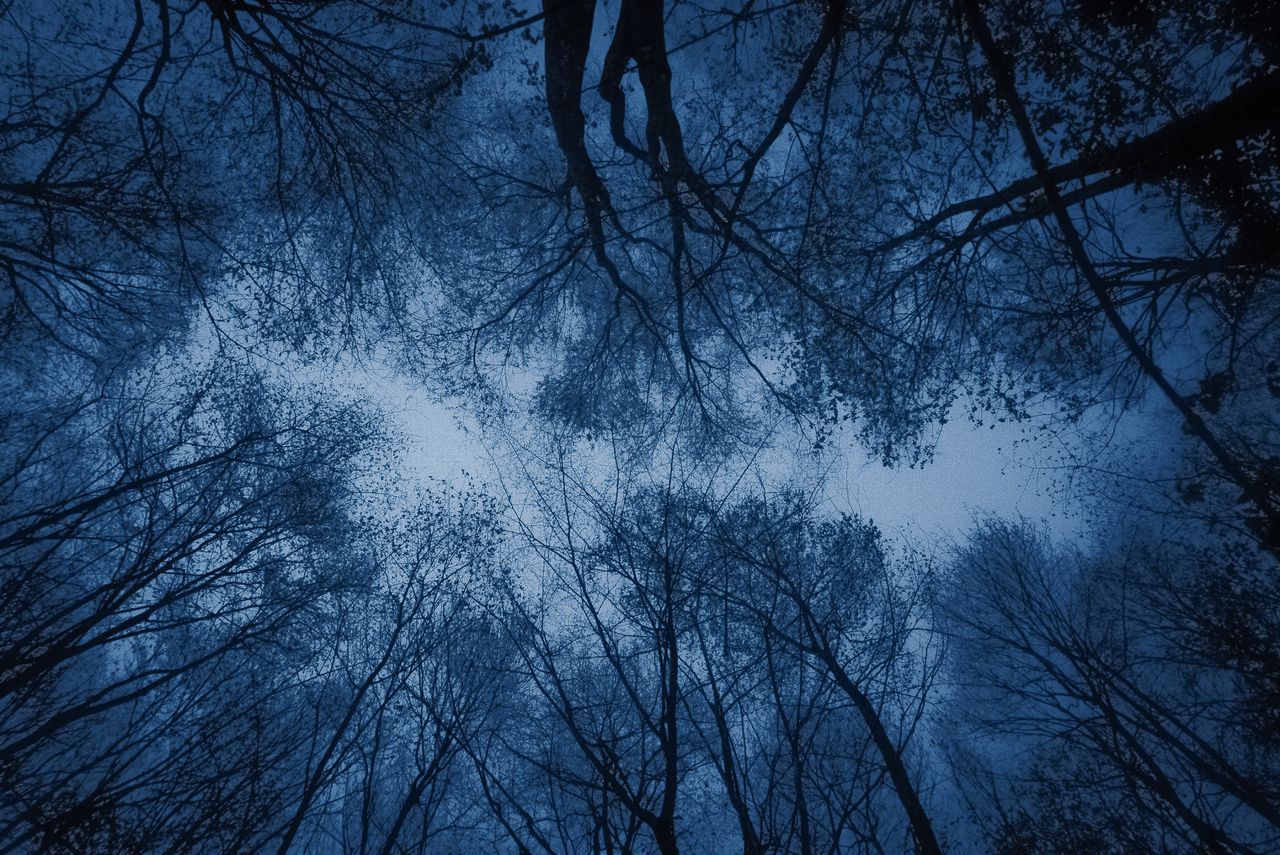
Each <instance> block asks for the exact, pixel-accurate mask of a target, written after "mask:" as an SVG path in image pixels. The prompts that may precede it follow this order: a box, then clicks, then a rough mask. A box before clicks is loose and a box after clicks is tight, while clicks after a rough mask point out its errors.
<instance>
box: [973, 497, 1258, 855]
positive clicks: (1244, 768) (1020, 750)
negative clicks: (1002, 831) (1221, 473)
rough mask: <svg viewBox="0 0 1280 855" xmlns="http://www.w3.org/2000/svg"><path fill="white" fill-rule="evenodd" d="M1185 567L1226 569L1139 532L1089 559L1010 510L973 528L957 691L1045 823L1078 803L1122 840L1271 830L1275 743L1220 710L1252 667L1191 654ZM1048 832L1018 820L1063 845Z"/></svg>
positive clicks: (1235, 701) (1090, 819)
mask: <svg viewBox="0 0 1280 855" xmlns="http://www.w3.org/2000/svg"><path fill="white" fill-rule="evenodd" d="M1127 534H1128V536H1130V537H1133V533H1131V532H1130V533H1127ZM1179 559H1181V560H1182V561H1188V559H1190V561H1191V562H1192V563H1188V564H1184V565H1183V566H1181V567H1179V566H1178V564H1177V563H1175V562H1178V561H1179ZM1153 560H1159V561H1160V562H1161V563H1160V564H1154V563H1152V562H1153ZM1162 567H1163V568H1167V569H1163V570H1162V569H1157V568H1162ZM1193 567H1194V568H1195V571H1194V572H1195V575H1201V576H1208V577H1209V578H1214V577H1219V578H1221V576H1222V575H1225V574H1224V572H1223V571H1224V570H1225V571H1226V572H1228V573H1229V572H1230V564H1229V562H1225V561H1221V560H1220V566H1217V567H1215V566H1214V564H1200V563H1198V562H1195V559H1194V557H1192V556H1186V555H1183V556H1179V555H1178V552H1177V551H1175V550H1173V549H1170V548H1169V547H1168V546H1164V547H1163V548H1158V547H1157V548H1156V549H1152V548H1151V547H1149V546H1147V545H1145V544H1143V543H1142V542H1141V540H1138V541H1137V542H1136V543H1135V545H1133V546H1131V547H1129V548H1128V549H1124V550H1116V551H1115V552H1113V553H1111V554H1104V555H1103V556H1100V557H1099V558H1088V557H1086V556H1082V555H1079V554H1072V553H1071V552H1069V551H1065V550H1062V549H1057V548H1054V547H1052V546H1050V545H1049V544H1047V543H1045V542H1044V541H1043V539H1041V538H1039V537H1037V536H1036V535H1035V533H1034V532H1032V531H1029V530H1027V529H1026V528H1023V527H1019V526H1017V525H1011V524H1004V523H999V522H992V523H989V524H987V525H985V526H984V527H983V528H982V529H981V530H980V531H979V532H978V534H977V536H976V537H975V538H974V540H973V543H972V545H971V546H970V547H969V548H968V549H967V550H966V552H965V553H964V555H963V557H962V559H961V562H960V565H959V566H958V567H957V568H956V571H955V575H956V591H957V594H956V598H955V600H954V601H953V603H952V609H951V611H952V614H953V621H954V623H955V626H956V630H957V637H958V638H959V639H960V642H959V647H960V650H959V652H960V656H959V657H958V659H957V662H956V667H957V668H958V669H959V674H958V681H957V682H958V685H959V686H962V687H964V692H963V694H961V695H960V696H959V697H958V698H956V699H955V703H956V707H957V709H958V710H959V711H961V713H962V715H964V716H965V717H967V718H968V719H969V720H970V721H971V722H972V724H973V725H974V731H973V732H974V733H975V734H977V738H979V739H982V740H990V741H995V742H1000V743H1003V745H1004V746H1005V748H1004V749H1003V750H1001V749H988V752H987V756H988V757H989V758H990V762H991V763H992V764H993V765H994V766H995V774H996V783H995V789H996V791H997V792H996V793H995V796H994V797H1000V800H1002V801H1004V802H1005V803H1006V808H1005V810H1006V812H1007V811H1008V810H1009V805H1012V807H1016V808H1018V809H1019V810H1021V811H1024V812H1025V813H1024V815H1025V816H1026V819H1027V822H1028V824H1032V823H1034V824H1038V825H1039V826H1040V827H1041V828H1046V829H1051V828H1054V827H1058V828H1070V825H1068V824H1067V823H1066V822H1064V820H1067V821H1073V820H1071V815H1070V813H1068V812H1069V811H1071V810H1077V811H1080V813H1081V815H1082V816H1083V818H1084V823H1085V825H1084V827H1086V828H1087V827H1089V826H1090V825H1092V827H1093V829H1094V831H1093V833H1094V834H1095V835H1098V836H1097V837H1095V839H1100V840H1102V841H1104V842H1107V843H1117V842H1120V841H1127V845H1128V846H1129V847H1130V848H1132V847H1137V848H1151V849H1155V850H1169V851H1178V850H1185V849H1187V848H1194V849H1202V850H1205V851H1214V852H1235V851H1256V850H1259V849H1266V848H1269V847H1271V846H1273V845H1274V844H1275V839H1276V833H1277V827H1278V826H1280V823H1278V821H1280V813H1278V812H1277V808H1278V806H1280V801H1277V794H1276V792H1275V791H1274V787H1273V786H1271V784H1270V781H1272V780H1273V779H1274V770H1273V769H1272V768H1271V765H1272V762H1273V759H1274V758H1273V757H1272V752H1271V750H1270V748H1269V747H1268V746H1267V743H1266V741H1265V739H1259V734H1258V733H1257V732H1256V731H1255V732H1250V731H1251V730H1252V727H1251V725H1252V722H1250V721H1249V720H1248V719H1247V718H1245V717H1241V716H1237V715H1234V714H1232V713H1230V712H1227V711H1228V710H1232V709H1233V708H1239V706H1240V705H1242V704H1247V703H1248V701H1247V700H1245V698H1247V697H1248V693H1249V691H1250V681H1249V680H1248V677H1247V671H1246V669H1245V668H1240V666H1239V665H1237V664H1236V662H1234V661H1233V660H1232V659H1230V658H1228V657H1225V656H1220V655H1219V656H1215V657H1204V656H1195V655H1191V651H1192V650H1195V649H1196V648H1197V647H1200V645H1202V644H1203V641H1202V640H1201V639H1203V636H1200V634H1199V633H1198V632H1197V631H1196V630H1195V629H1192V627H1194V626H1195V624H1196V622H1195V621H1192V620H1188V616H1187V614H1186V613H1185V611H1184V609H1185V606H1186V604H1187V601H1188V599H1190V598H1192V597H1195V596H1196V595H1195V594H1191V593H1190V591H1183V590H1180V587H1181V586H1183V585H1186V584H1191V585H1194V584H1195V583H1194V582H1193V580H1192V577H1191V574H1190V573H1188V571H1191V569H1192V568H1193ZM1209 586H1210V587H1211V588H1212V587H1215V583H1213V582H1210V583H1209ZM1197 587H1198V586H1197ZM1191 590H1195V589H1194V588H1192V589H1191ZM1200 602H1201V603H1204V601H1203V600H1201V601H1200ZM1223 605H1225V603H1223ZM1219 608H1220V607H1219ZM1209 622H1212V619H1210V621H1209ZM1237 668H1239V670H1238V671H1237ZM1233 672H1234V673H1233ZM1241 678H1244V679H1241ZM1021 757H1025V758H1028V759H1026V760H1023V759H1020V758H1021ZM1055 802H1056V805H1057V806H1056V807H1055ZM1058 833H1059V834H1063V832H1058ZM1052 835H1053V832H1052V831H1048V833H1046V834H1044V835H1034V836H1030V837H1029V838H1028V837H1027V836H1026V835H1025V833H1024V835H1023V836H1024V843H1023V844H1022V845H1024V846H1025V847H1026V848H1025V849H1024V850H1023V851H1046V849H1052V848H1053V847H1055V846H1061V845H1066V841H1065V839H1059V840H1057V841H1055V840H1054V839H1053V836H1052ZM1046 838H1047V839H1046ZM1042 847H1044V848H1042ZM1012 851H1017V850H1016V849H1015V850H1012ZM1053 851H1057V850H1056V849H1054V850H1053Z"/></svg>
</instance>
